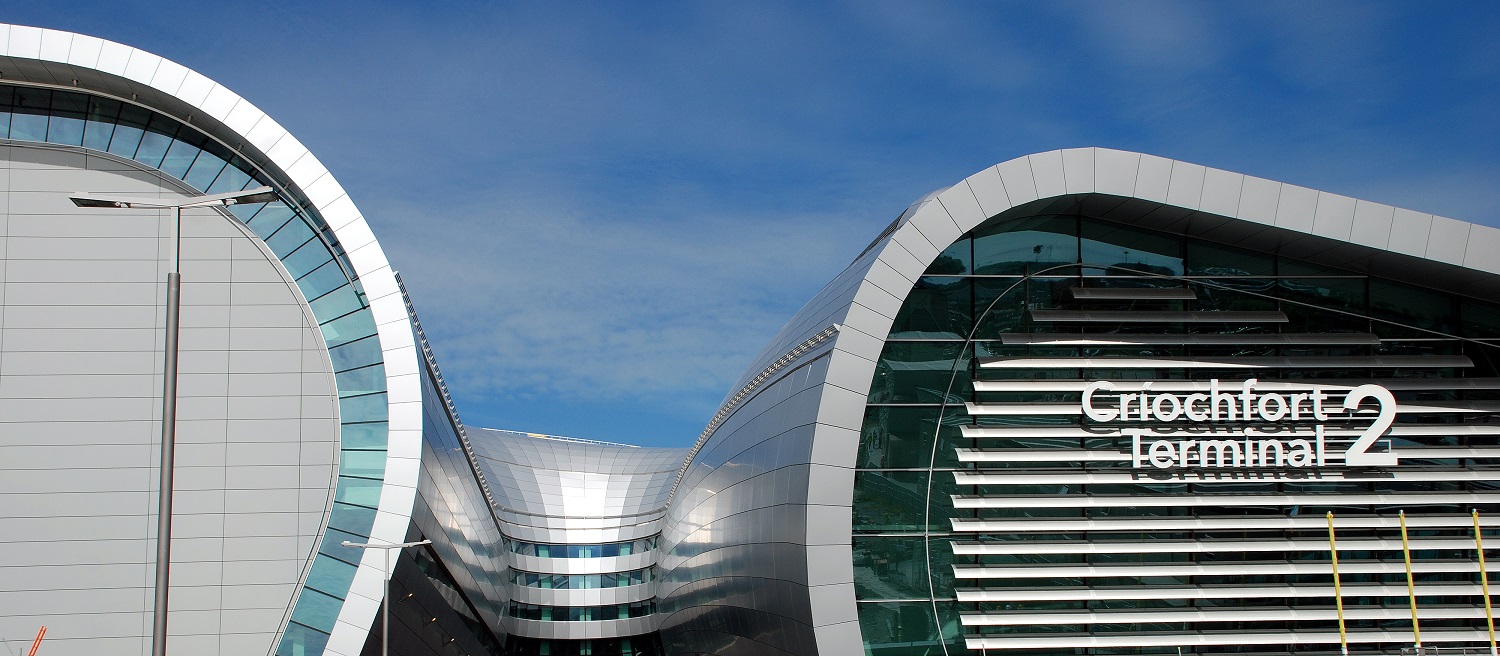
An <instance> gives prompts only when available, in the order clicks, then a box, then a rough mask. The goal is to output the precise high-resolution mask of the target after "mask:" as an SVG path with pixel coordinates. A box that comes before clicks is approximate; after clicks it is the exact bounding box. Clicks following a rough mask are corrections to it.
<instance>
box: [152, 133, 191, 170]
mask: <svg viewBox="0 0 1500 656" xmlns="http://www.w3.org/2000/svg"><path fill="white" fill-rule="evenodd" d="M183 132H187V131H186V130H183ZM198 152H199V151H198V147H197V146H194V145H193V144H191V143H189V142H187V141H185V140H183V139H173V140H172V143H171V145H169V146H167V154H166V156H165V157H163V158H162V161H161V166H160V167H159V168H160V169H161V172H162V173H165V174H167V175H170V176H172V177H174V178H177V179H179V180H181V179H182V178H183V177H184V176H186V175H187V172H188V167H190V166H192V165H193V160H194V159H196V158H197V157H198Z"/></svg>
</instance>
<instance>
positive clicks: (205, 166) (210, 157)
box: [182, 150, 225, 191]
mask: <svg viewBox="0 0 1500 656" xmlns="http://www.w3.org/2000/svg"><path fill="white" fill-rule="evenodd" d="M224 164H225V162H224V160H223V159H221V158H220V157H219V156H217V155H214V154H213V153H211V152H209V151H208V150H204V151H203V152H201V153H198V159H195V160H193V165H192V167H191V168H189V169H188V172H187V175H185V176H183V178H182V181H183V182H186V183H188V184H189V185H192V187H193V188H194V189H197V190H199V191H208V188H209V186H210V185H212V184H213V181H214V179H215V178H217V177H219V172H220V171H223V170H224Z"/></svg>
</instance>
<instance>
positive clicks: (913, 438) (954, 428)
mask: <svg viewBox="0 0 1500 656" xmlns="http://www.w3.org/2000/svg"><path fill="white" fill-rule="evenodd" d="M939 416H942V417H943V426H942V430H941V431H939V430H938V418H939ZM965 423H968V417H967V416H966V415H965V414H964V411H963V409H962V408H961V407H949V408H947V409H946V412H944V409H943V408H939V407H909V406H873V405H872V406H869V407H867V408H865V422H864V427H863V429H862V430H861V431H860V440H859V453H858V454H856V455H855V466H857V467H860V468H862V469H885V468H891V469H904V468H910V467H927V466H928V465H930V464H932V463H933V462H934V454H933V448H932V446H933V445H932V442H933V437H934V436H937V438H938V448H937V453H936V464H937V466H939V467H952V466H956V465H957V464H958V456H957V452H956V451H955V449H956V448H958V447H966V446H971V445H972V443H973V442H974V441H973V440H971V439H968V438H965V437H963V435H962V434H961V433H960V431H959V426H960V425H962V424H965Z"/></svg>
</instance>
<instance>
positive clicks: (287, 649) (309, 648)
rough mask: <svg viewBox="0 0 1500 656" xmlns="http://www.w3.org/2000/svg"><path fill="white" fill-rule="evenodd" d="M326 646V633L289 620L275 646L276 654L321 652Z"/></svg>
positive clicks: (303, 655)
mask: <svg viewBox="0 0 1500 656" xmlns="http://www.w3.org/2000/svg"><path fill="white" fill-rule="evenodd" d="M327 646H328V634H327V633H324V632H322V631H318V630H316V629H313V628H309V627H306V626H303V625H301V624H298V623H296V622H291V623H289V624H287V627H286V632H285V633H283V634H282V635H281V644H280V645H277V647H276V656H307V655H308V654H321V653H323V649H324V648H325V647H327Z"/></svg>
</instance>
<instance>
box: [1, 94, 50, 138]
mask: <svg viewBox="0 0 1500 656" xmlns="http://www.w3.org/2000/svg"><path fill="white" fill-rule="evenodd" d="M51 106H52V91H50V90H48V89H32V88H26V87H17V88H16V95H15V106H14V107H12V108H11V119H10V138H12V139H15V140H18V141H46V140H47V114H48V112H49V111H50V110H51Z"/></svg>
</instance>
